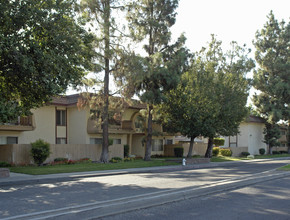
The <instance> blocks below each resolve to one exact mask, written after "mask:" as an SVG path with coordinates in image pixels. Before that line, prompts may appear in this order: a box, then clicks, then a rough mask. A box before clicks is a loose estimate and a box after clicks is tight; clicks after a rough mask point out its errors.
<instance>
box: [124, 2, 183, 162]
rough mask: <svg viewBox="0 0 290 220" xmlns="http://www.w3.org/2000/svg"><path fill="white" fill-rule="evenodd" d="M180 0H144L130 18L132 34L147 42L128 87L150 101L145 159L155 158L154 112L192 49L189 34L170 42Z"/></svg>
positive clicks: (136, 4) (134, 62)
mask: <svg viewBox="0 0 290 220" xmlns="http://www.w3.org/2000/svg"><path fill="white" fill-rule="evenodd" d="M177 6H178V0H140V1H133V2H131V4H130V7H129V10H128V14H127V20H128V23H129V28H130V30H131V34H132V36H133V38H134V40H135V42H138V43H144V45H143V48H144V50H145V52H146V55H145V56H140V55H136V56H135V58H134V59H132V61H131V64H128V66H127V70H128V71H127V73H126V76H125V79H126V80H125V81H126V83H127V88H128V89H132V90H133V92H132V91H131V94H132V93H135V94H137V95H138V96H139V97H140V100H141V101H143V102H145V103H147V104H148V107H147V112H148V117H147V118H148V121H147V138H146V150H145V158H144V160H150V159H151V142H152V114H153V111H154V106H155V105H157V104H160V103H161V102H162V100H163V98H164V92H165V91H168V90H169V89H172V88H174V87H175V86H176V85H177V83H178V81H179V77H180V74H181V72H182V71H183V70H184V66H185V64H186V59H187V56H188V52H187V50H186V49H185V48H183V45H184V42H185V37H184V36H181V37H180V38H179V40H178V41H177V42H176V43H174V44H172V45H170V40H171V32H170V27H172V26H173V25H174V23H175V17H176V12H175V10H176V8H177Z"/></svg>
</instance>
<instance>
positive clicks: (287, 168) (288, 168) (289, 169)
mask: <svg viewBox="0 0 290 220" xmlns="http://www.w3.org/2000/svg"><path fill="white" fill-rule="evenodd" d="M277 170H282V171H290V164H288V165H286V166H284V167H280V168H278V169H277Z"/></svg>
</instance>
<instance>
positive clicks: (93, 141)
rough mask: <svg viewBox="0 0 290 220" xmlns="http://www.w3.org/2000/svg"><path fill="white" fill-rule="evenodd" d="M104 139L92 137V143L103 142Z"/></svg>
mask: <svg viewBox="0 0 290 220" xmlns="http://www.w3.org/2000/svg"><path fill="white" fill-rule="evenodd" d="M102 143H103V139H102V138H90V144H102Z"/></svg>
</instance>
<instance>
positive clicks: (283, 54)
mask: <svg viewBox="0 0 290 220" xmlns="http://www.w3.org/2000/svg"><path fill="white" fill-rule="evenodd" d="M253 43H254V46H255V48H256V53H255V59H256V62H257V63H258V65H259V66H258V69H257V70H256V71H254V87H255V88H256V89H257V90H259V92H260V93H259V94H256V95H254V97H253V102H254V104H255V105H256V107H257V111H258V112H259V113H260V114H261V115H262V116H263V117H264V118H266V119H267V120H268V122H269V123H275V122H278V121H279V120H285V121H288V120H289V118H290V108H289V105H290V60H289V57H290V50H289V46H290V23H289V22H288V24H286V23H285V22H284V21H281V22H280V23H279V22H278V21H277V20H276V19H275V16H274V14H273V12H272V11H271V12H270V14H269V15H268V21H267V22H266V24H265V25H264V28H263V29H261V30H259V31H257V33H256V39H255V40H254V42H253Z"/></svg>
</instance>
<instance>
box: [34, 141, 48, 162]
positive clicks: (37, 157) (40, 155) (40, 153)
mask: <svg viewBox="0 0 290 220" xmlns="http://www.w3.org/2000/svg"><path fill="white" fill-rule="evenodd" d="M30 153H31V156H32V158H33V160H34V163H36V164H37V165H38V166H40V165H41V164H43V162H44V161H45V160H46V159H47V158H48V156H49V154H50V145H49V143H47V142H45V141H44V140H42V139H39V140H37V141H35V142H33V143H31V150H30Z"/></svg>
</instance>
